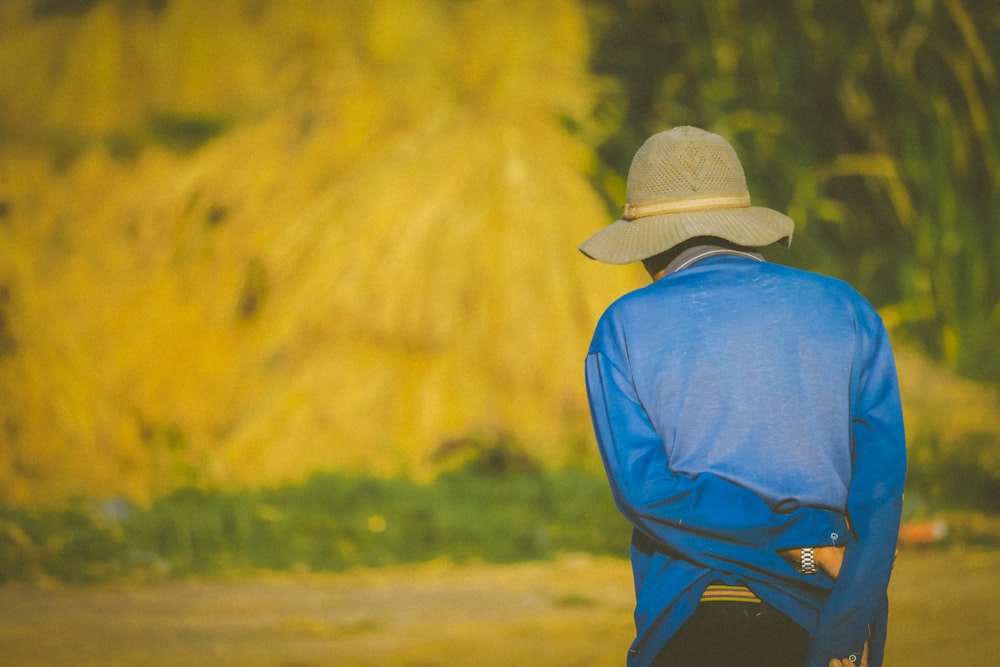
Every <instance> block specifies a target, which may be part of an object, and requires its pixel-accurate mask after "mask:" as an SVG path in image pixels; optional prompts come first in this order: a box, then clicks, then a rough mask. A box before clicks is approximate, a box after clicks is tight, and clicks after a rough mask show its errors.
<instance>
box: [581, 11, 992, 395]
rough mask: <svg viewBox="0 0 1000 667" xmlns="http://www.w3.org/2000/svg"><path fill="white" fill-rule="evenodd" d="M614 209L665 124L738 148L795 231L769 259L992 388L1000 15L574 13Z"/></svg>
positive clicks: (758, 189) (760, 190)
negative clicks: (696, 129)
mask: <svg viewBox="0 0 1000 667" xmlns="http://www.w3.org/2000/svg"><path fill="white" fill-rule="evenodd" d="M586 4H587V6H588V7H589V8H590V9H591V12H590V15H591V17H592V19H593V21H592V22H593V29H594V34H595V47H594V51H593V56H592V62H593V68H594V70H595V71H596V72H598V73H602V74H605V75H607V76H609V77H610V78H611V79H612V80H613V81H615V82H616V83H617V85H616V87H614V88H613V89H610V90H609V91H608V92H607V93H606V94H605V96H604V97H603V99H602V101H601V102H600V104H599V106H598V114H599V115H600V116H601V117H603V118H607V119H608V122H610V123H611V124H612V125H613V126H614V127H615V128H616V129H615V131H614V132H613V133H611V135H610V136H609V137H608V138H607V139H606V140H605V141H603V142H602V143H601V145H600V147H599V151H598V152H599V154H600V156H601V158H602V161H603V164H604V165H605V166H604V169H603V170H599V171H598V183H599V187H600V188H601V190H602V191H604V192H605V193H607V194H606V196H607V199H608V200H609V201H610V202H613V203H614V204H616V205H618V204H620V203H621V201H622V197H623V192H624V189H623V184H622V180H621V177H622V175H624V174H625V173H626V172H627V169H628V164H629V161H630V160H631V157H632V154H633V152H634V150H635V147H636V146H638V145H639V144H640V143H641V141H643V140H644V139H645V137H646V136H648V135H649V134H651V133H653V132H655V131H658V130H661V129H664V128H666V127H670V126H673V125H681V124H691V125H699V126H702V127H706V128H709V129H713V130H715V131H718V132H720V133H722V134H723V135H724V136H727V137H729V138H731V139H732V141H733V143H734V145H735V147H736V149H737V152H738V153H740V155H741V158H742V160H743V164H744V167H745V168H746V171H747V177H748V180H749V182H750V191H751V194H752V195H753V196H754V200H755V203H759V204H764V205H768V206H772V207H774V208H777V209H779V210H783V211H787V212H788V213H789V214H790V215H791V216H792V218H794V219H795V220H796V222H797V224H798V229H797V231H796V239H795V242H794V243H793V245H792V249H791V252H789V253H788V255H787V257H785V256H784V255H783V256H782V258H781V260H782V261H787V262H788V263H792V264H797V265H800V266H803V267H805V268H810V269H813V270H817V271H820V272H823V273H828V274H831V275H835V276H838V277H841V278H844V279H846V280H848V281H849V282H851V283H852V284H854V285H855V286H857V287H859V289H861V290H862V292H864V294H865V295H866V296H867V297H868V298H869V299H870V300H871V301H872V302H873V303H874V304H875V305H876V306H877V307H879V308H880V309H881V312H882V314H883V317H884V318H885V319H886V321H887V323H888V324H889V325H890V326H891V327H892V330H893V334H894V337H895V338H896V340H897V341H899V342H908V343H911V344H913V345H915V346H916V347H917V348H919V349H920V350H922V351H923V352H925V353H926V354H928V355H929V356H931V357H932V358H934V359H936V360H939V361H941V362H943V363H944V364H946V366H947V367H949V368H951V369H954V370H955V371H957V372H959V373H960V374H962V375H964V376H967V377H971V378H977V379H980V380H984V381H987V382H990V383H992V384H994V385H995V386H1000V346H998V345H997V341H998V340H1000V261H998V260H1000V228H998V219H997V212H998V211H1000V79H998V75H997V66H998V63H1000V4H997V3H995V2H970V1H968V0H918V1H911V0H839V1H838V2H823V1H822V0H721V1H719V2H711V3H676V2H673V3H671V2H655V1H642V0H586Z"/></svg>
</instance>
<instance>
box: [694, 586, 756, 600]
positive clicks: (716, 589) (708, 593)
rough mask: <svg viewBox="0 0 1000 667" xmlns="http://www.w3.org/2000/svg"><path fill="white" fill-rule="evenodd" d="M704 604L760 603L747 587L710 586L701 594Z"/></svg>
mask: <svg viewBox="0 0 1000 667" xmlns="http://www.w3.org/2000/svg"><path fill="white" fill-rule="evenodd" d="M701 601H702V602H760V598H759V597H757V596H756V595H755V594H754V592H753V591H751V590H750V589H749V588H747V587H746V586H741V585H729V584H709V585H708V588H706V589H705V592H704V593H702V594H701Z"/></svg>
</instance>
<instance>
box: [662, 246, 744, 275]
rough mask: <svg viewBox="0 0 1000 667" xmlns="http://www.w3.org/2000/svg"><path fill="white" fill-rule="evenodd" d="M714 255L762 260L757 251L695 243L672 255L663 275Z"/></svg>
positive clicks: (675, 271)
mask: <svg viewBox="0 0 1000 667" xmlns="http://www.w3.org/2000/svg"><path fill="white" fill-rule="evenodd" d="M716 255H737V256H739V257H749V258H750V259H755V260H757V261H758V262H763V261H764V256H763V255H761V254H760V253H759V252H754V251H747V250H737V249H735V248H725V247H723V246H717V245H708V244H706V245H696V246H693V247H691V248H688V249H687V250H685V251H683V252H682V253H681V254H679V255H677V257H674V259H673V261H671V262H670V263H669V264H667V268H666V269H665V270H664V271H663V275H664V276H669V275H670V274H671V273H677V272H678V271H680V270H682V269H686V268H687V267H689V266H691V265H692V264H694V263H695V262H700V261H701V260H703V259H705V258H706V257H714V256H716ZM661 277H662V276H661Z"/></svg>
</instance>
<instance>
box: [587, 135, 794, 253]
mask: <svg viewBox="0 0 1000 667" xmlns="http://www.w3.org/2000/svg"><path fill="white" fill-rule="evenodd" d="M626 201H627V202H628V203H627V204H625V206H624V212H623V214H622V217H621V219H620V220H616V221H615V222H614V223H612V224H610V225H608V226H607V227H605V228H604V229H602V230H601V231H599V232H597V233H596V234H594V235H593V236H591V237H590V238H589V239H587V240H586V241H584V242H583V244H582V245H581V246H580V251H581V252H582V253H583V254H584V255H586V256H588V257H591V258H593V259H597V260H600V261H602V262H608V263H609V264H628V263H629V262H635V261H639V260H642V259H646V258H648V257H652V256H654V255H658V254H660V253H661V252H664V251H665V250H669V249H670V248H673V247H674V246H675V245H677V244H679V243H682V242H684V241H687V240H688V239H692V238H695V237H698V236H715V237H720V238H723V239H726V240H727V241H730V242H732V243H735V244H737V245H741V246H749V247H759V246H765V245H770V244H771V243H775V242H776V241H781V240H785V242H786V243H791V240H792V229H793V227H794V225H795V223H794V222H792V219H791V218H789V217H788V216H786V215H784V214H782V213H779V212H777V211H775V210H772V209H769V208H763V207H760V206H751V205H750V193H749V192H748V191H747V180H746V176H745V175H744V174H743V167H742V166H741V165H740V159H739V158H738V157H737V155H736V151H734V150H733V147H732V146H730V145H729V142H728V141H726V140H725V139H723V138H722V137H720V136H719V135H717V134H713V133H711V132H706V131H705V130H700V129H698V128H696V127H675V128H674V129H672V130H668V131H666V132H660V133H659V134H654V135H653V136H652V137H650V138H649V139H647V140H646V142H645V143H644V144H643V145H642V146H641V147H640V148H639V150H638V151H637V152H636V154H635V157H634V158H633V159H632V166H631V167H630V168H629V172H628V185H627V187H626Z"/></svg>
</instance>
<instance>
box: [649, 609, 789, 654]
mask: <svg viewBox="0 0 1000 667" xmlns="http://www.w3.org/2000/svg"><path fill="white" fill-rule="evenodd" d="M808 648H809V635H808V633H807V632H806V631H805V629H803V628H802V627H801V626H799V625H798V624H797V623H796V622H795V621H793V620H792V619H790V618H788V617H787V616H785V615H784V614H782V613H781V612H780V611H778V610H777V609H775V608H774V607H772V606H771V605H769V604H767V603H766V602H717V601H713V602H702V603H701V604H699V605H698V608H697V609H696V610H695V612H694V615H693V616H692V617H691V618H690V619H688V621H687V622H686V623H685V624H684V625H683V626H681V629H680V630H678V631H677V634H675V635H674V636H673V637H671V638H670V641H669V642H668V643H667V645H666V647H665V648H664V649H663V651H661V652H660V654H659V655H658V656H656V660H655V661H654V662H653V665H654V667H729V666H730V665H733V666H737V665H738V666H739V667H758V666H759V667H802V664H803V663H804V662H805V657H806V651H807V650H808Z"/></svg>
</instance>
